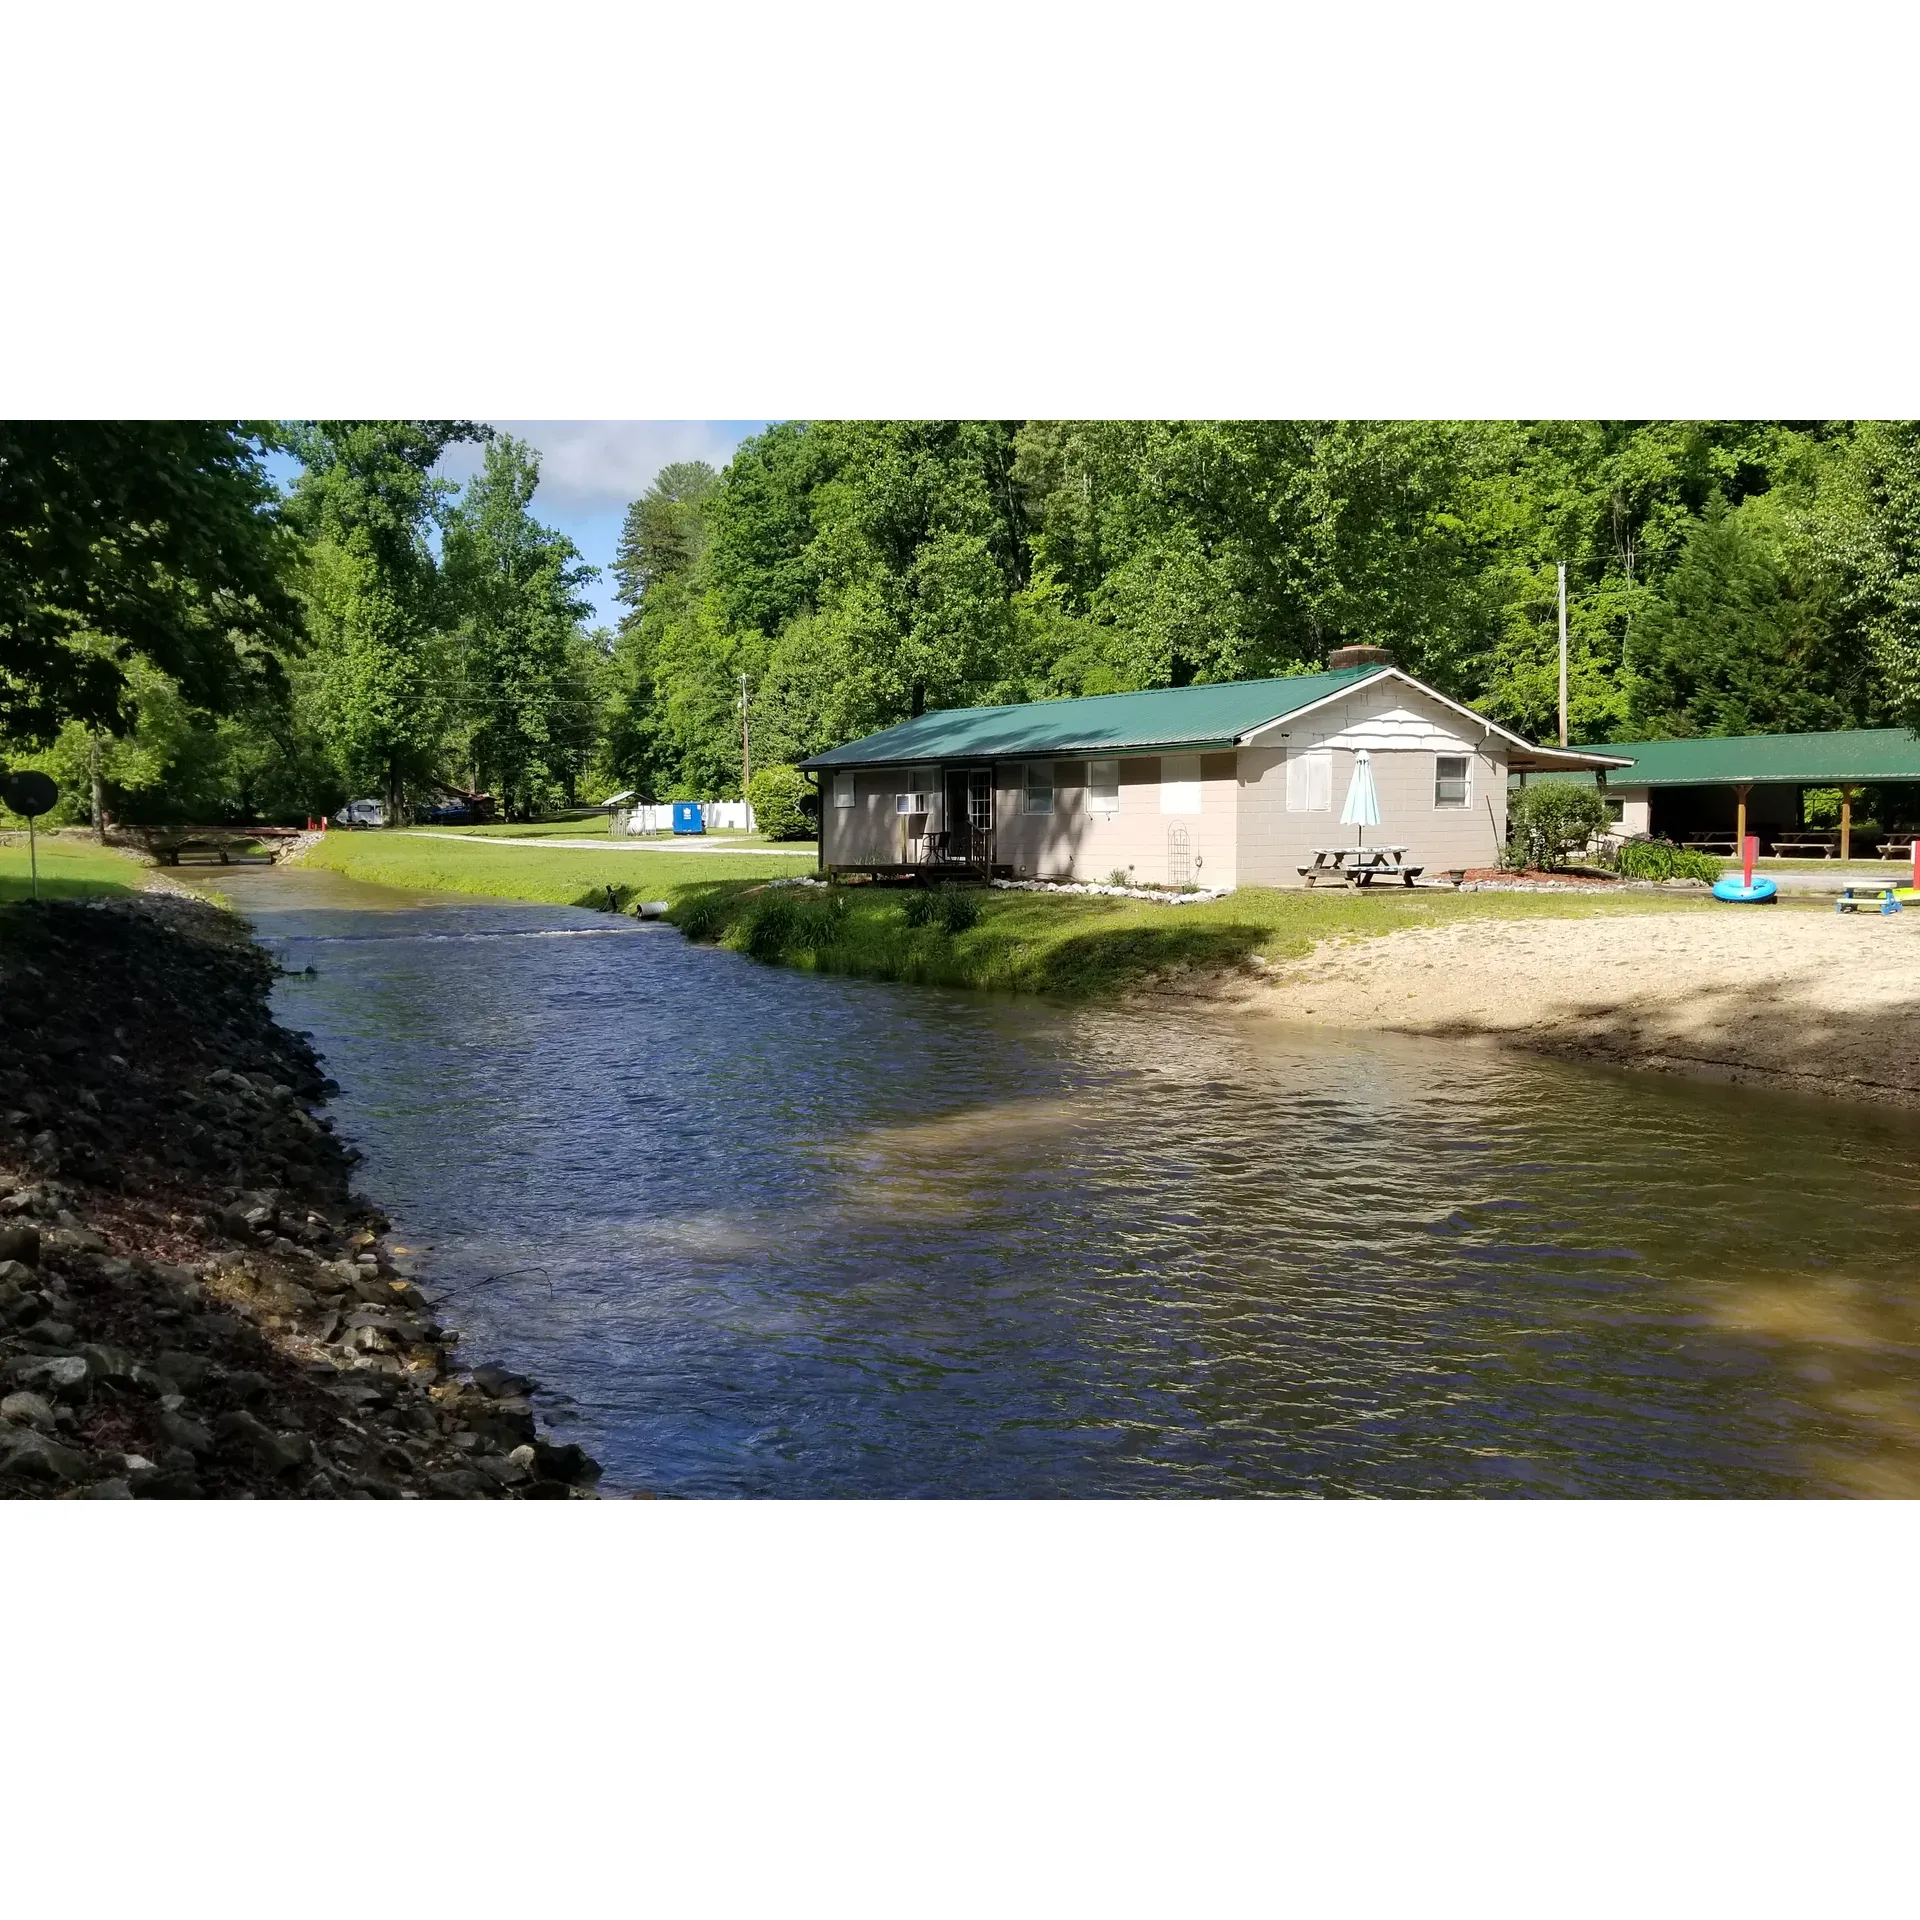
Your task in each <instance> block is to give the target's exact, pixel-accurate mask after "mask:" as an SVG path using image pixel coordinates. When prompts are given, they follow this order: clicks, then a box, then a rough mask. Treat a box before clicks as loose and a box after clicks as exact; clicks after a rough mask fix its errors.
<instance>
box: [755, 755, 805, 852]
mask: <svg viewBox="0 0 1920 1920" xmlns="http://www.w3.org/2000/svg"><path fill="white" fill-rule="evenodd" d="M747 805H748V806H750V807H751V808H752V809H753V818H754V823H755V825H756V826H758V827H759V829H760V831H761V832H762V833H764V834H765V835H766V836H767V838H768V839H769V840H811V839H812V838H813V821H812V819H811V818H810V817H809V815H810V810H811V808H812V807H813V805H814V792H813V788H812V787H811V786H809V785H808V783H807V776H806V775H805V774H804V773H801V772H799V771H798V770H797V769H796V768H793V767H782V766H772V767H762V768H761V769H760V771H759V772H758V773H756V774H755V775H754V776H753V778H752V779H751V780H749V781H748V782H747Z"/></svg>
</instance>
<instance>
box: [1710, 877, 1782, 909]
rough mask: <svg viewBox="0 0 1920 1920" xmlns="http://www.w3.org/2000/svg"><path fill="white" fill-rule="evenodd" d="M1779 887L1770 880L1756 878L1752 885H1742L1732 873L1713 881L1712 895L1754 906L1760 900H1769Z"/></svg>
mask: <svg viewBox="0 0 1920 1920" xmlns="http://www.w3.org/2000/svg"><path fill="white" fill-rule="evenodd" d="M1778 891H1779V889H1778V888H1777V887H1775V885H1774V884H1773V882H1772V881H1771V880H1766V879H1760V880H1756V881H1755V882H1754V883H1753V885H1752V886H1750V887H1747V886H1742V885H1741V884H1740V882H1739V881H1738V880H1736V879H1735V878H1734V877H1733V875H1732V874H1728V875H1727V876H1726V877H1725V878H1724V879H1720V880H1716V881H1715V882H1714V883H1713V897H1714V898H1715V899H1716V900H1736V901H1741V902H1744V903H1745V904H1746V905H1747V906H1755V905H1757V904H1758V903H1759V902H1760V901H1762V900H1771V899H1772V898H1773V896H1774V895H1775V893H1777V892H1778Z"/></svg>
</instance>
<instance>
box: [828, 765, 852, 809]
mask: <svg viewBox="0 0 1920 1920" xmlns="http://www.w3.org/2000/svg"><path fill="white" fill-rule="evenodd" d="M833 804H834V805H835V806H836V807H850V806H852V805H853V775H852V774H850V773H836V774H835V775H834V776H833Z"/></svg>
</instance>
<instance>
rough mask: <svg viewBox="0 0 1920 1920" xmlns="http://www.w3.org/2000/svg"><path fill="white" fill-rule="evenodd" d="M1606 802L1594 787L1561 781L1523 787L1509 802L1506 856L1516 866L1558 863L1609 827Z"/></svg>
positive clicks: (1555, 865)
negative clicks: (1578, 785)
mask: <svg viewBox="0 0 1920 1920" xmlns="http://www.w3.org/2000/svg"><path fill="white" fill-rule="evenodd" d="M1608 824H1609V822H1608V818H1607V803H1606V801H1605V800H1604V799H1603V798H1602V797H1601V796H1600V794H1599V793H1598V792H1597V791H1596V790H1595V789H1594V788H1592V787H1576V786H1571V785H1567V784H1563V783H1561V782H1558V781H1556V782H1554V783H1552V784H1551V785H1547V786H1534V787H1522V788H1521V789H1520V790H1519V791H1518V792H1517V793H1515V794H1514V795H1513V797H1512V798H1511V799H1510V800H1509V801H1508V803H1507V856H1506V859H1505V860H1504V861H1503V863H1502V864H1504V865H1508V866H1515V867H1557V866H1561V865H1563V864H1564V863H1565V861H1566V858H1567V856H1568V855H1569V854H1570V853H1574V852H1576V851H1577V850H1578V849H1580V848H1582V847H1584V846H1585V845H1586V844H1587V843H1588V841H1590V840H1591V839H1593V837H1594V836H1595V835H1596V834H1601V833H1605V832H1606V830H1607V827H1608Z"/></svg>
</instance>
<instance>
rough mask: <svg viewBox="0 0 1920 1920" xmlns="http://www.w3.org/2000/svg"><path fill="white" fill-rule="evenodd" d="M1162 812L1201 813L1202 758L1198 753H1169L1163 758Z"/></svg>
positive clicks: (1161, 782)
mask: <svg viewBox="0 0 1920 1920" xmlns="http://www.w3.org/2000/svg"><path fill="white" fill-rule="evenodd" d="M1160 811H1161V812H1162V813H1198V812H1199V811H1200V756H1199V755H1198V754H1197V753H1169V754H1165V755H1163V756H1162V757H1161V761H1160Z"/></svg>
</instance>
